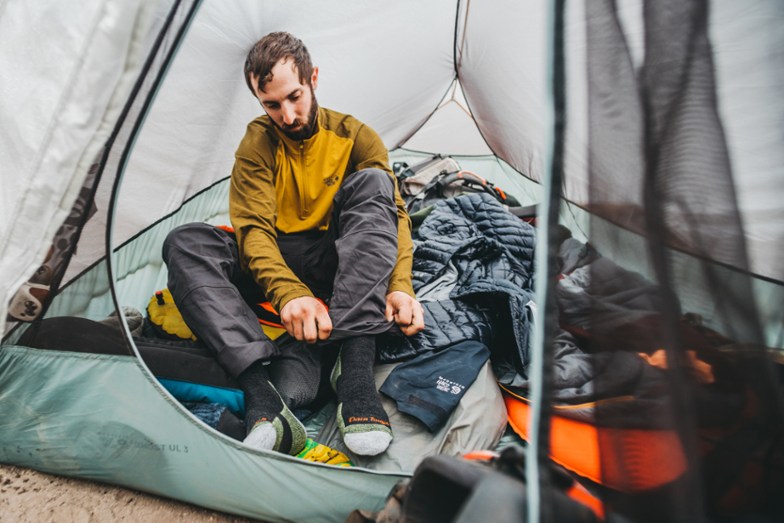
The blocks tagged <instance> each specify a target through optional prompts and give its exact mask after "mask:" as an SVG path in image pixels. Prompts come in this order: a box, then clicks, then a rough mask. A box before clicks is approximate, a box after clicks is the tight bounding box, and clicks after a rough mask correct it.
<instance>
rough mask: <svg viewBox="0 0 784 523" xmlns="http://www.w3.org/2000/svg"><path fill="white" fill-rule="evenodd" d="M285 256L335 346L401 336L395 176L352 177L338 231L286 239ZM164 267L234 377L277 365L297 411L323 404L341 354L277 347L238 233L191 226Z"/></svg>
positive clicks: (275, 376) (199, 332)
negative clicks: (330, 369) (396, 313)
mask: <svg viewBox="0 0 784 523" xmlns="http://www.w3.org/2000/svg"><path fill="white" fill-rule="evenodd" d="M278 247H279V248H280V250H281V254H282V255H283V259H284V260H285V261H286V264H287V265H288V266H289V268H291V270H292V271H293V272H294V274H296V275H297V277H298V278H299V279H300V280H301V281H302V282H303V283H304V284H305V285H306V286H308V288H309V289H310V290H311V291H312V292H313V293H314V294H315V295H316V296H317V297H319V298H321V299H323V300H324V301H325V302H327V304H328V305H329V315H330V318H331V320H332V326H333V330H332V334H331V336H330V340H329V341H335V342H337V341H340V340H343V339H346V338H349V337H353V336H359V335H375V334H379V333H381V332H385V331H387V330H388V329H389V328H390V327H391V325H392V323H391V322H387V321H386V319H385V318H384V308H385V303H386V291H387V285H388V283H389V277H390V274H391V273H392V269H393V267H394V265H395V261H396V259H397V209H396V207H395V202H394V185H393V182H392V179H391V177H390V176H389V175H388V174H387V173H385V172H384V171H381V170H378V169H364V170H361V171H358V172H356V173H353V174H350V175H348V176H347V177H346V178H345V179H344V181H343V184H342V185H341V188H340V190H339V191H338V192H337V194H336V195H335V198H334V202H333V210H332V216H331V221H330V226H329V229H328V230H327V231H325V232H320V231H308V232H305V233H298V234H288V235H286V234H281V233H278ZM163 259H164V261H165V262H166V265H167V267H168V271H169V280H168V286H169V290H170V291H171V293H172V296H173V297H174V301H175V302H176V304H177V307H178V309H179V310H180V312H181V313H182V316H183V319H184V320H185V322H186V323H187V324H188V326H189V327H190V328H191V330H192V331H193V332H194V334H195V335H196V336H197V337H198V338H199V339H200V340H201V341H202V342H203V343H204V344H205V345H206V346H207V347H208V348H209V349H210V350H212V351H213V352H214V353H215V356H216V359H217V360H218V362H219V363H220V364H221V365H222V366H223V367H224V368H225V369H226V371H227V372H228V373H229V374H230V375H231V376H232V377H234V378H236V377H237V376H239V375H240V374H241V373H242V372H243V371H244V370H245V369H246V368H247V367H248V366H250V365H251V364H252V363H254V362H256V361H258V360H264V361H269V362H270V365H269V367H268V369H269V373H270V379H271V381H272V383H273V385H274V386H275V388H276V389H277V390H278V392H279V393H280V395H281V397H283V399H284V401H285V402H286V403H287V405H288V406H289V408H292V409H293V408H298V407H302V406H305V405H307V404H308V403H310V402H311V401H313V399H314V398H315V397H316V395H317V393H318V391H319V388H320V387H319V385H320V384H321V388H322V389H323V385H324V383H323V382H324V377H325V375H326V372H325V371H324V370H322V367H325V366H327V365H330V366H331V363H332V362H334V360H335V357H336V354H335V350H334V348H333V349H331V350H330V348H329V347H328V346H323V345H321V344H318V345H309V344H307V343H304V342H297V341H296V340H293V339H292V338H291V337H289V336H287V335H284V336H282V337H281V338H279V339H278V342H273V341H272V340H270V339H269V338H268V337H267V336H266V335H265V334H264V331H262V329H261V326H260V325H259V322H258V318H257V317H256V314H255V313H254V312H253V310H252V309H251V307H250V305H249V303H258V302H260V301H264V300H265V298H264V297H263V294H262V292H261V290H260V289H259V287H258V286H257V285H256V284H255V282H254V281H253V279H252V277H251V275H250V274H249V273H248V272H246V271H243V270H242V268H241V266H240V258H239V251H238V247H237V242H236V239H235V237H234V234H232V233H229V232H226V231H224V230H222V229H218V228H216V227H213V226H211V225H207V224H204V223H191V224H186V225H182V226H180V227H177V228H176V229H174V230H173V231H171V232H170V233H169V235H168V237H167V238H166V241H165V242H164V245H163Z"/></svg>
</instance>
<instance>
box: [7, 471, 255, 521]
mask: <svg viewBox="0 0 784 523" xmlns="http://www.w3.org/2000/svg"><path fill="white" fill-rule="evenodd" d="M49 521H52V522H57V523H102V522H112V521H128V522H132V521H188V522H195V523H206V522H213V523H228V522H236V523H246V522H252V521H257V520H252V519H247V518H241V517H237V516H231V515H229V514H224V513H222V512H214V511H211V510H207V509H203V508H200V507H196V506H194V505H189V504H187V503H181V502H178V501H173V500H170V499H166V498H160V497H157V496H152V495H149V494H143V493H141V492H137V491H134V490H128V489H124V488H120V487H116V486H113V485H105V484H102V483H95V482H92V481H83V480H78V479H72V478H64V477H60V476H53V475H51V474H44V473H42V472H37V471H34V470H30V469H25V468H21V467H15V466H11V465H3V464H0V523H16V522H20V523H26V522H34V523H39V522H49Z"/></svg>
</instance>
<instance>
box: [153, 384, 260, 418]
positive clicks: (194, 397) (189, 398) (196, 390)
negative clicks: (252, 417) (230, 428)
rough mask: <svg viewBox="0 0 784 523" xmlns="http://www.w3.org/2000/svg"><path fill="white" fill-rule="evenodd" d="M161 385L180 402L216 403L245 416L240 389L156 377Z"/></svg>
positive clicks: (243, 397) (243, 401)
mask: <svg viewBox="0 0 784 523" xmlns="http://www.w3.org/2000/svg"><path fill="white" fill-rule="evenodd" d="M158 381H159V382H160V383H161V385H163V387H164V388H165V389H166V390H168V391H169V392H170V393H171V395H172V396H174V397H175V398H176V399H177V400H179V401H180V402H181V403H184V402H199V403H218V404H221V405H225V406H226V407H227V408H228V409H229V410H230V411H231V412H233V413H234V414H236V415H238V416H239V417H241V418H242V417H245V396H244V395H243V394H242V391H241V390H238V389H226V388H223V387H214V386H211V385H201V384H199V383H190V382H187V381H180V380H172V379H168V378H158Z"/></svg>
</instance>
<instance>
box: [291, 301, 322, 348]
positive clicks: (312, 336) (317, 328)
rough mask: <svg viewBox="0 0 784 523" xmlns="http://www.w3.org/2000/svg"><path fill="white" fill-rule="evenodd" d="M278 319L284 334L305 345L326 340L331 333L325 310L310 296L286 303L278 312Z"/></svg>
mask: <svg viewBox="0 0 784 523" xmlns="http://www.w3.org/2000/svg"><path fill="white" fill-rule="evenodd" d="M280 319H281V321H282V322H283V326H284V327H286V332H288V333H289V334H291V335H292V336H294V337H295V338H296V339H298V340H300V341H303V340H304V341H306V342H307V343H315V342H316V340H326V339H327V338H329V335H330V333H331V332H332V320H331V319H330V317H329V313H327V308H326V307H324V305H323V304H322V303H321V302H320V301H318V300H317V299H316V298H313V297H312V296H301V297H299V298H294V299H293V300H290V301H289V302H287V303H286V305H284V306H283V308H282V309H281V310H280Z"/></svg>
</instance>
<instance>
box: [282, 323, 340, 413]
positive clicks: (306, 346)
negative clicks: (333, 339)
mask: <svg viewBox="0 0 784 523" xmlns="http://www.w3.org/2000/svg"><path fill="white" fill-rule="evenodd" d="M275 341H276V343H277V344H278V346H279V347H280V354H279V355H278V356H276V357H275V358H273V359H272V362H271V363H270V364H269V367H267V369H268V371H269V376H270V381H271V382H272V384H273V385H274V386H275V389H277V391H278V394H280V397H281V398H282V399H283V402H284V403H285V404H286V406H287V407H288V408H289V409H291V410H292V411H295V414H297V412H296V411H298V410H300V409H303V408H306V407H307V408H308V409H310V410H312V409H317V408H319V406H320V405H321V403H323V401H322V400H324V401H326V400H327V399H329V398H331V397H332V387H331V385H330V383H329V374H330V371H331V370H332V367H333V366H334V364H335V360H336V359H337V347H335V346H334V345H332V344H329V345H322V344H318V345H316V344H310V343H305V342H304V341H297V340H295V339H294V338H292V337H290V336H282V337H281V338H279V339H278V340H275ZM314 402H315V403H314ZM300 413H301V412H300Z"/></svg>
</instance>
